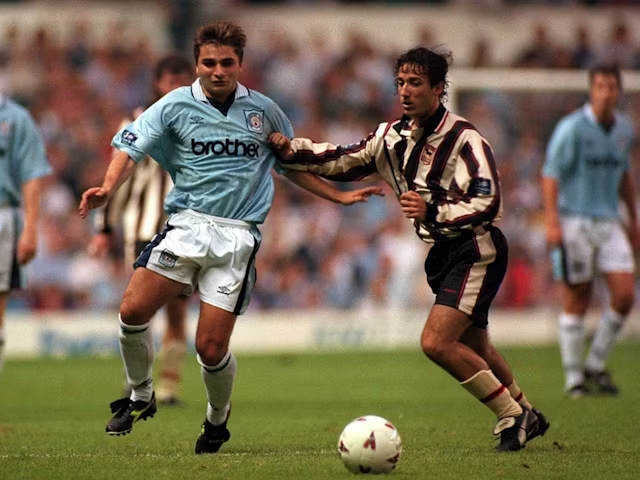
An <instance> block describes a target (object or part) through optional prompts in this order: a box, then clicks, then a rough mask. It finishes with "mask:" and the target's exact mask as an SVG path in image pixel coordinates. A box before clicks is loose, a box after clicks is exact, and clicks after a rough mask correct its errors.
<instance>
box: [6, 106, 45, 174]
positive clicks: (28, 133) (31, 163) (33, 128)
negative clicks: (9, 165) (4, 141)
mask: <svg viewBox="0 0 640 480" xmlns="http://www.w3.org/2000/svg"><path fill="white" fill-rule="evenodd" d="M15 133H16V135H15V142H14V144H13V149H14V151H13V158H15V159H16V161H17V162H18V172H19V174H20V178H19V180H20V183H21V184H24V183H25V182H28V181H29V180H33V179H36V178H42V177H47V176H49V175H51V173H52V172H53V169H52V168H51V165H50V164H49V161H48V160H47V156H46V150H45V145H44V140H43V138H42V135H41V134H40V130H39V128H38V125H37V124H36V122H35V121H34V120H33V118H31V115H29V114H28V113H25V115H24V116H23V117H22V118H21V120H20V121H19V122H16V132H15Z"/></svg>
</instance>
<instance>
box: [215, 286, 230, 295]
mask: <svg viewBox="0 0 640 480" xmlns="http://www.w3.org/2000/svg"><path fill="white" fill-rule="evenodd" d="M218 293H221V294H222V295H226V296H229V295H231V290H230V289H229V287H227V286H224V285H223V286H222V287H218Z"/></svg>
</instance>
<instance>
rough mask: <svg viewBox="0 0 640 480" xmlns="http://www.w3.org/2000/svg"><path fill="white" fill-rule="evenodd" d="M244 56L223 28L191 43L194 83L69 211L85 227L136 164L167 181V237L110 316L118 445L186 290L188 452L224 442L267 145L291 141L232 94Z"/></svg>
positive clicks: (233, 33)
mask: <svg viewBox="0 0 640 480" xmlns="http://www.w3.org/2000/svg"><path fill="white" fill-rule="evenodd" d="M245 44H246V36H245V34H244V32H243V31H242V29H241V28H240V27H239V26H237V25H235V24H234V23H231V22H226V21H219V22H214V23H212V24H209V25H205V26H203V27H201V28H199V29H198V31H197V32H196V36H195V39H194V56H195V61H196V74H197V76H198V79H197V80H196V81H195V82H194V83H193V84H192V85H191V86H190V87H181V88H177V89H175V90H173V91H172V92H170V93H169V94H168V95H166V96H164V97H163V98H162V99H160V100H159V101H158V102H156V103H155V104H153V105H152V106H151V107H149V108H148V109H147V110H145V111H144V112H143V113H142V114H141V115H140V116H139V117H138V118H137V119H136V120H135V121H134V122H133V123H132V124H131V125H129V126H127V127H126V128H125V129H123V130H121V131H120V132H119V133H118V134H117V135H116V136H115V137H114V139H113V142H112V145H113V146H114V147H115V148H116V149H118V150H119V151H118V153H116V154H115V155H114V156H113V158H112V160H111V163H110V164H109V168H108V170H107V173H106V175H105V178H104V182H103V184H102V186H101V187H93V188H90V189H88V190H87V191H85V192H84V194H83V195H82V200H81V202H80V207H79V210H80V215H81V216H83V217H85V216H86V215H87V214H88V211H89V210H90V209H92V208H96V207H99V206H101V205H103V204H104V203H105V201H107V200H108V199H109V198H110V197H111V195H112V194H113V193H114V192H115V191H116V190H117V189H118V187H120V186H121V185H122V182H123V181H125V180H126V179H127V178H128V176H129V175H130V174H131V172H132V171H133V169H134V167H135V165H136V163H139V162H140V161H142V160H143V159H144V158H145V157H146V156H150V157H151V158H153V159H154V160H155V161H157V162H158V163H160V165H161V166H162V167H163V169H165V170H166V171H167V172H169V174H170V175H171V178H172V179H173V181H174V188H173V190H172V191H171V193H170V194H169V195H168V196H167V198H166V199H165V210H166V211H167V213H169V214H170V217H169V219H168V221H167V225H166V227H165V229H164V230H163V232H162V233H160V234H159V235H157V236H156V237H155V238H154V240H153V241H152V242H151V243H150V244H149V245H147V247H146V248H145V250H144V251H143V252H142V254H141V255H140V256H139V257H138V259H137V261H136V264H135V265H136V269H135V270H134V272H133V275H132V276H131V279H130V280H129V284H128V285H127V288H126V290H125V293H124V295H123V299H122V304H121V306H120V315H119V320H120V334H119V339H120V348H121V352H122V358H123V361H124V364H125V370H126V372H127V378H128V382H129V384H130V385H131V386H132V393H131V397H130V398H123V399H120V400H117V401H115V402H112V404H111V411H112V413H113V414H114V415H113V417H112V419H111V420H110V421H109V422H108V424H107V427H106V431H107V433H108V434H109V435H122V434H126V433H129V432H130V431H131V429H132V428H133V424H134V423H136V422H138V421H139V420H143V419H146V418H149V417H152V416H153V415H154V414H155V412H156V402H155V394H154V389H153V379H152V365H153V359H154V352H153V338H152V335H151V331H150V320H151V318H152V317H153V315H154V314H155V313H156V311H157V310H158V309H159V308H161V307H162V306H163V305H164V304H165V303H166V302H167V301H168V300H169V299H170V298H174V297H176V296H178V295H185V294H186V295H190V294H191V293H193V292H194V290H195V289H196V288H197V289H198V292H199V296H200V316H199V319H198V325H197V328H196V338H195V347H196V351H197V354H198V362H199V363H200V365H201V369H200V373H201V376H202V380H203V383H204V386H205V391H206V394H207V400H208V402H207V409H206V415H205V420H204V422H203V424H202V430H201V434H200V436H199V437H198V439H197V441H196V446H195V452H196V453H197V454H202V453H216V452H217V451H218V450H219V449H220V447H221V446H222V444H223V443H224V442H226V441H228V440H229V438H230V433H229V430H228V429H227V422H228V420H229V414H230V411H231V402H230V401H231V391H232V388H233V382H234V379H235V375H236V366H237V361H236V358H235V356H234V355H233V354H232V352H231V351H230V350H229V341H230V339H231V334H232V332H233V328H234V325H235V321H236V318H237V316H238V315H241V314H242V313H244V312H245V311H246V309H247V307H248V305H249V301H250V298H251V293H252V290H253V286H254V284H255V281H256V271H255V255H256V254H257V252H258V249H259V246H260V238H261V236H260V231H259V229H258V225H259V224H261V223H263V222H264V220H265V218H266V216H267V214H268V212H269V210H270V209H271V205H272V203H273V195H274V188H275V187H274V182H273V178H272V176H271V175H272V170H273V169H274V168H275V169H276V170H277V171H279V172H282V169H281V168H280V167H279V165H278V164H277V157H276V155H275V153H274V152H273V151H272V150H271V147H270V144H269V142H268V137H269V135H270V134H271V133H273V132H276V131H277V132H285V133H287V134H288V135H290V136H293V129H292V127H291V123H290V122H289V120H288V119H287V117H286V116H285V115H284V113H283V112H282V110H281V109H280V107H278V105H277V104H276V103H275V102H273V100H271V99H269V98H268V97H266V96H264V95H262V94H261V93H259V92H256V91H255V90H250V89H248V88H247V87H245V86H244V85H242V84H241V83H239V82H238V78H239V76H240V73H241V71H242V58H243V53H244V47H245ZM286 176H287V178H289V179H290V180H292V181H293V182H295V183H296V184H298V185H299V186H302V187H303V188H305V189H307V190H309V191H311V192H313V193H315V194H317V195H319V196H321V197H323V198H326V199H329V200H332V201H335V202H339V203H342V204H351V203H354V202H357V201H366V199H367V198H368V197H369V196H370V195H372V194H379V193H381V189H380V187H367V188H363V189H359V190H354V191H350V192H342V191H339V190H337V189H336V188H334V187H333V186H331V185H329V184H328V183H326V182H324V181H323V180H321V179H319V178H317V177H316V176H314V175H312V174H309V173H306V172H292V173H287V174H286Z"/></svg>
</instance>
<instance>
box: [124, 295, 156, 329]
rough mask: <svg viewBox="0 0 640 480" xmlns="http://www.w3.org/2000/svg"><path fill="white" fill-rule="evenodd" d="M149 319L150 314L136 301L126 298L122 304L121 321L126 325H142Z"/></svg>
mask: <svg viewBox="0 0 640 480" xmlns="http://www.w3.org/2000/svg"><path fill="white" fill-rule="evenodd" d="M149 319H150V316H149V315H147V314H146V313H145V312H144V310H143V309H142V308H141V306H140V305H137V304H136V303H134V302H129V301H126V300H125V301H123V302H122V304H121V305H120V321H121V322H122V323H124V324H125V325H142V324H144V323H147V322H148V321H149Z"/></svg>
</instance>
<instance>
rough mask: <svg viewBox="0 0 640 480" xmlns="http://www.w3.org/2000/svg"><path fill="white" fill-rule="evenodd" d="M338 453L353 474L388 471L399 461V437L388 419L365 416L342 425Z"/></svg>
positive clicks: (400, 451) (400, 449)
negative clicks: (344, 425)
mask: <svg viewBox="0 0 640 480" xmlns="http://www.w3.org/2000/svg"><path fill="white" fill-rule="evenodd" d="M338 453H339V454H340V458H341V459H342V463H344V466H345V467H347V470H349V471H350V472H352V473H390V472H392V471H393V469H394V468H396V466H397V465H398V462H399V461H400V455H401V454H402V440H401V439H400V434H399V433H398V430H397V429H396V427H394V426H393V424H392V423H391V422H390V421H389V420H385V419H384V418H382V417H377V416H375V415H365V416H364V417H358V418H356V419H355V420H353V421H352V422H351V423H349V424H348V425H347V426H346V427H344V430H343V431H342V433H341V434H340V438H339V439H338Z"/></svg>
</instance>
